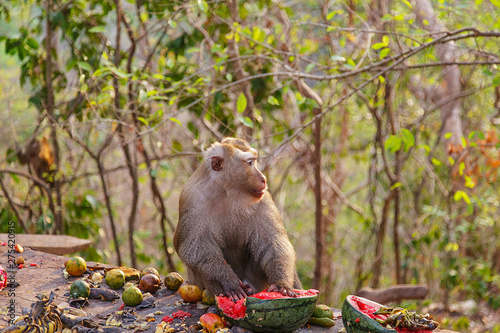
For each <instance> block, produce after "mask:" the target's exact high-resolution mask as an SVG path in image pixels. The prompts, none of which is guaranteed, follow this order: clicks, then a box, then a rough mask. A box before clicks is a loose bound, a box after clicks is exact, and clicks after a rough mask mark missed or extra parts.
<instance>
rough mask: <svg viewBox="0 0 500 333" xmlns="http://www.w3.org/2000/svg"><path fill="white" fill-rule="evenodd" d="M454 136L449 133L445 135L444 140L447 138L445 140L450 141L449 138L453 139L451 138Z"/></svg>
mask: <svg viewBox="0 0 500 333" xmlns="http://www.w3.org/2000/svg"><path fill="white" fill-rule="evenodd" d="M452 135H453V133H451V132H448V133H446V134H445V135H444V138H445V139H449V138H451V136H452Z"/></svg>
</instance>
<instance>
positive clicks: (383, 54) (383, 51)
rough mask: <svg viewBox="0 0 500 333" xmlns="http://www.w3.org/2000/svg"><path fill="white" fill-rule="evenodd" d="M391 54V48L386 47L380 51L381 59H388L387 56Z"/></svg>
mask: <svg viewBox="0 0 500 333" xmlns="http://www.w3.org/2000/svg"><path fill="white" fill-rule="evenodd" d="M389 52H391V49H390V48H389V47H386V48H385V49H382V50H381V51H380V54H379V57H380V59H384V58H385V57H387V55H388V54H389Z"/></svg>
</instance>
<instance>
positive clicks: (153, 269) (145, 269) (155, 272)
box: [140, 267, 160, 279]
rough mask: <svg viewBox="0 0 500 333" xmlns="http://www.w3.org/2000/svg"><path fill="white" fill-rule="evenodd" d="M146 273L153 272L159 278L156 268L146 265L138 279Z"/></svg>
mask: <svg viewBox="0 0 500 333" xmlns="http://www.w3.org/2000/svg"><path fill="white" fill-rule="evenodd" d="M146 274H154V275H156V277H157V278H158V279H159V278H160V273H158V270H157V269H156V268H154V267H147V268H144V269H143V270H141V275H140V279H142V277H143V276H144V275H146Z"/></svg>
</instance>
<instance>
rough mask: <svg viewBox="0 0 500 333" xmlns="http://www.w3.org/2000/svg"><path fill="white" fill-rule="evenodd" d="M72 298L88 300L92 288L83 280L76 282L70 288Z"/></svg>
mask: <svg viewBox="0 0 500 333" xmlns="http://www.w3.org/2000/svg"><path fill="white" fill-rule="evenodd" d="M69 294H70V296H69V297H70V298H79V297H83V298H88V297H89V295H90V286H89V284H88V283H87V282H85V281H83V280H76V281H75V282H73V283H72V284H71V287H69Z"/></svg>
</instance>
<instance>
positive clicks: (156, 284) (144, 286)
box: [139, 274, 161, 294]
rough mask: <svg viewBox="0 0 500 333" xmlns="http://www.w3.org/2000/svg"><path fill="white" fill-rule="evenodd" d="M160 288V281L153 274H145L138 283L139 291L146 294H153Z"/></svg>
mask: <svg viewBox="0 0 500 333" xmlns="http://www.w3.org/2000/svg"><path fill="white" fill-rule="evenodd" d="M160 286H161V280H160V279H159V278H158V277H157V276H156V275H154V274H146V275H144V276H143V277H142V278H141V281H139V289H141V290H142V291H144V292H146V293H151V294H154V293H155V292H156V291H157V290H158V289H160Z"/></svg>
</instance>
